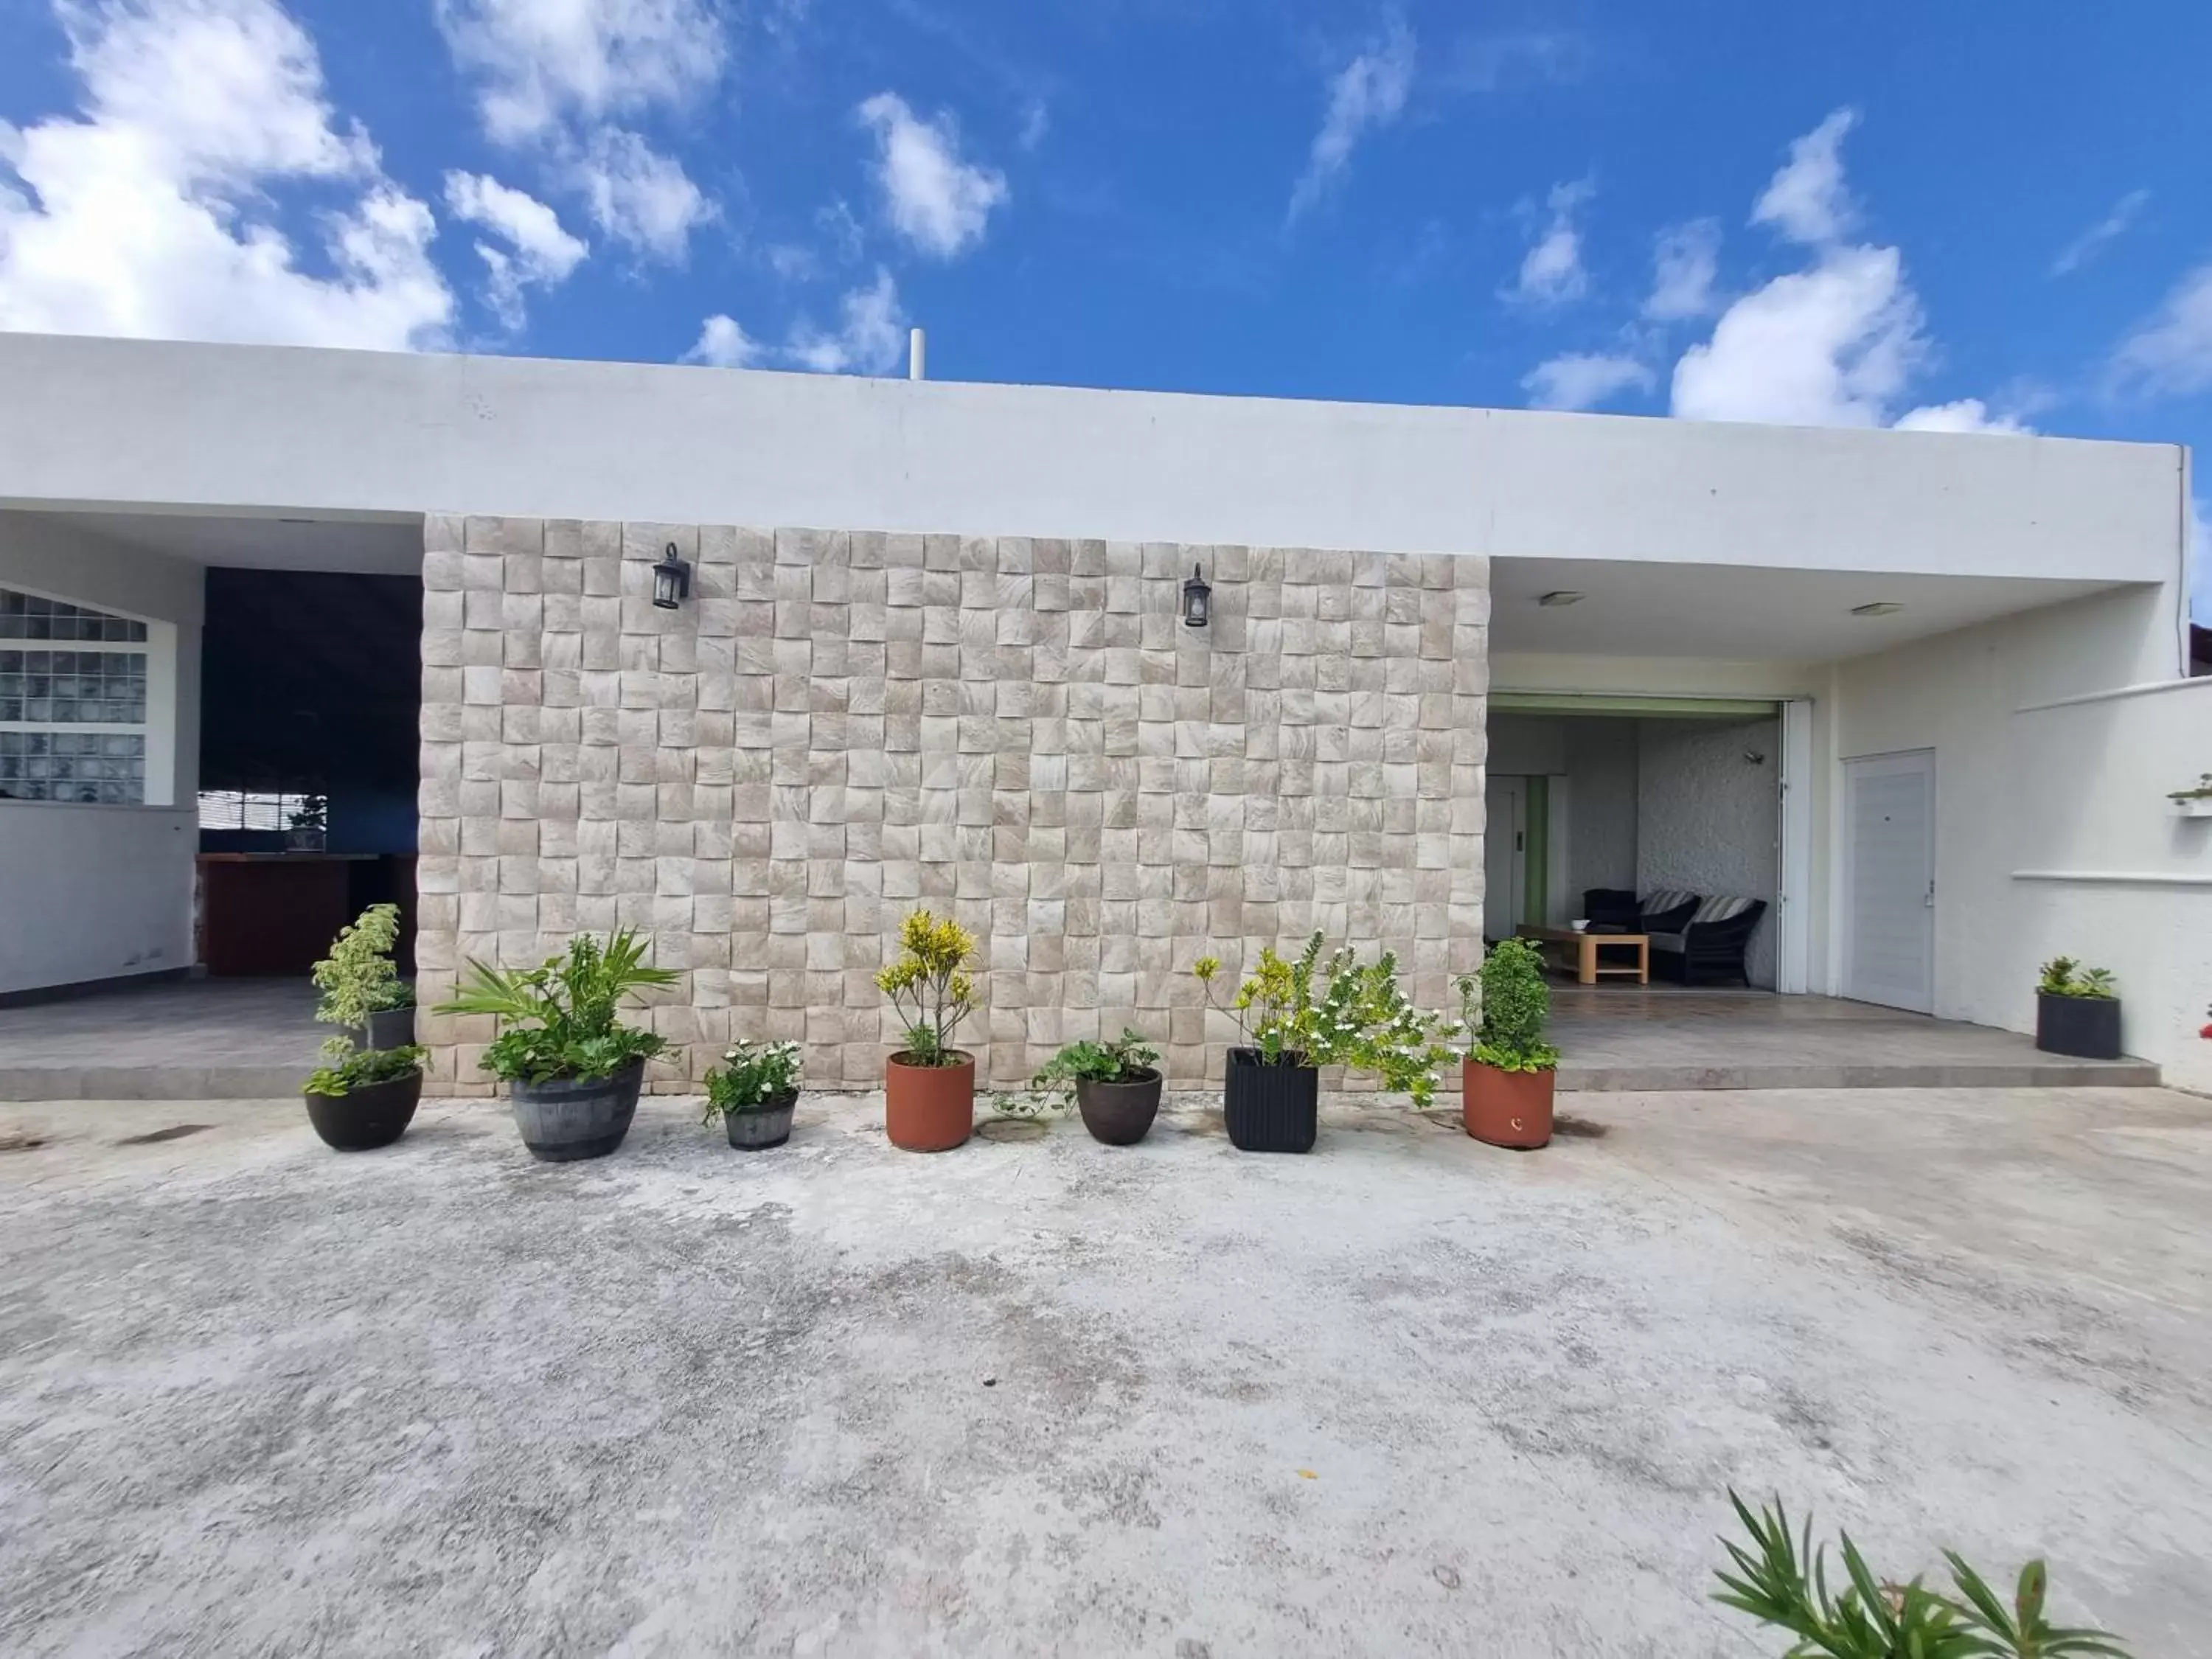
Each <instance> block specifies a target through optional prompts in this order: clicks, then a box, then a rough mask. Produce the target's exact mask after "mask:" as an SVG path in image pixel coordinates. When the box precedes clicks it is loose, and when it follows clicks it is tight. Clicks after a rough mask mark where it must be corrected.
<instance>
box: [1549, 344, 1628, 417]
mask: <svg viewBox="0 0 2212 1659" xmlns="http://www.w3.org/2000/svg"><path fill="white" fill-rule="evenodd" d="M1651 383H1652V375H1651V371H1650V369H1649V368H1646V367H1644V364H1642V363H1640V362H1637V360H1636V359H1635V358H1633V357H1630V356H1622V355H1619V354H1611V355H1608V354H1606V353H1603V352H1595V351H1570V352H1565V353H1564V354H1562V355H1561V356H1557V357H1553V358H1552V359H1550V360H1549V361H1548V362H1541V363H1539V364H1537V365H1536V367H1535V368H1532V369H1530V370H1529V371H1528V374H1525V375H1524V376H1522V380H1521V385H1522V389H1523V390H1524V391H1526V392H1528V401H1529V403H1530V404H1531V405H1533V406H1534V407H1535V408H1537V409H1594V408H1595V407H1596V406H1597V405H1598V404H1601V403H1603V402H1605V401H1606V400H1607V398H1615V397H1618V396H1620V393H1622V392H1626V391H1629V390H1631V389H1634V390H1637V391H1642V392H1649V391H1650V389H1651Z"/></svg>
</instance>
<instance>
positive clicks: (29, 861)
mask: <svg viewBox="0 0 2212 1659" xmlns="http://www.w3.org/2000/svg"><path fill="white" fill-rule="evenodd" d="M204 576H205V572H204V570H203V569H202V568H200V567H199V566H197V565H196V564H191V563H188V562H185V561H183V560H177V559H167V558H163V557H161V556H160V555H158V554H152V553H145V552H141V551H138V550H135V549H131V548H125V547H120V546H118V545H117V544H114V543H112V542H109V541H106V540H105V539H103V538H99V537H95V536H90V535H87V534H85V533H83V532H81V531H77V530H75V529H73V528H72V527H71V526H69V525H68V524H67V523H66V522H64V521H58V520H52V519H49V518H46V517H42V516H39V515H34V514H29V513H5V512H0V583H4V584H8V585H11V586H22V587H26V588H29V589H32V590H33V591H35V592H41V593H46V594H48V595H51V596H52V597H54V598H57V599H67V600H71V601H76V602H79V603H82V604H84V605H92V606H94V607H96V608H100V609H110V610H115V611H127V612H129V613H130V614H131V615H132V616H136V617H146V618H148V619H149V620H152V621H155V622H157V623H166V624H167V625H168V626H169V627H170V628H171V629H173V646H174V654H175V672H174V674H173V676H170V677H164V676H161V675H160V674H159V673H158V672H156V673H155V675H153V676H152V677H151V678H150V679H149V686H148V696H149V705H151V706H149V710H148V713H149V717H150V718H149V727H150V728H151V730H152V731H153V732H155V734H156V736H155V740H156V741H158V740H159V738H158V733H159V732H160V731H161V726H162V725H163V724H164V723H165V722H166V724H167V728H168V730H169V731H170V732H171V733H172V734H173V741H172V744H171V745H169V746H170V748H171V750H172V753H173V762H172V766H171V769H170V775H171V782H172V788H171V793H170V797H169V800H170V804H168V805H153V806H78V805H64V804H62V803H58V802H51V801H5V800H0V916H4V917H5V918H6V919H7V924H6V926H5V927H0V994H8V993H9V992H15V991H27V990H35V989H40V988H42V987H49V986H56V985H73V984H79V983H82V982H84V981H90V980H100V979H110V978H116V977H120V976H124V975H134V974H145V973H157V972H163V971H167V970H171V969H180V968H187V967H190V966H191V962H192V878H193V865H192V857H193V854H194V852H195V851H196V850H197V842H196V838H197V811H196V810H195V798H196V796H197V793H198V788H199V783H198V778H199V668H200V624H201V617H202V604H203V599H202V590H203V586H204ZM155 654H156V653H153V652H150V651H149V655H155ZM165 679H166V680H167V682H168V683H167V684H166V685H165V684H164V681H165ZM165 698H166V699H167V701H168V706H167V708H166V709H163V708H161V707H160V705H161V703H162V702H163V701H164V699H165ZM152 758H153V757H150V756H149V773H150V772H152V771H153V769H154V768H153V766H152V765H151V761H152Z"/></svg>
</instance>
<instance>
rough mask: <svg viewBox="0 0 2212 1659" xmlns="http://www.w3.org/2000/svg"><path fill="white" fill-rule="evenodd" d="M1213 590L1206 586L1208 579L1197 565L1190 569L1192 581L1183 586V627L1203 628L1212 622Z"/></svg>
mask: <svg viewBox="0 0 2212 1659" xmlns="http://www.w3.org/2000/svg"><path fill="white" fill-rule="evenodd" d="M1212 617H1213V590H1212V588H1210V587H1208V586H1206V577H1205V576H1204V575H1203V574H1201V573H1200V570H1199V568H1198V567H1197V566H1196V565H1193V566H1191V568H1190V580H1188V581H1187V582H1185V583H1184V584H1183V585H1182V625H1183V626H1184V627H1185V628H1203V627H1205V626H1206V623H1208V622H1210V621H1212Z"/></svg>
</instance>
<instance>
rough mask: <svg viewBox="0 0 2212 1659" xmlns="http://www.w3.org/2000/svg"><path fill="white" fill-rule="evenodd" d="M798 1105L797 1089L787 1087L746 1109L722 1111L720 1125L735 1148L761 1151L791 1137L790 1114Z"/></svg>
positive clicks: (744, 1150)
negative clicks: (755, 1105)
mask: <svg viewBox="0 0 2212 1659" xmlns="http://www.w3.org/2000/svg"><path fill="white" fill-rule="evenodd" d="M798 1105H799V1091H798V1090H796V1089H792V1090H788V1091H786V1092H784V1093H782V1094H780V1095H772V1096H770V1097H769V1098H768V1099H767V1100H765V1101H763V1103H761V1104H760V1105H759V1106H757V1107H755V1108H753V1109H750V1110H749V1111H743V1112H725V1113H723V1114H722V1127H723V1128H725V1129H726V1130H727V1131H728V1132H729V1136H730V1145H731V1146H734V1147H736V1148H737V1149H738V1151H739V1152H766V1151H767V1150H768V1149H769V1147H771V1146H782V1145H783V1143H784V1142H785V1141H787V1140H788V1139H791V1115H792V1113H793V1111H794V1110H795V1109H797V1108H798Z"/></svg>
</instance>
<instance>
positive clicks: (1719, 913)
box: [1690, 898, 1759, 927]
mask: <svg viewBox="0 0 2212 1659" xmlns="http://www.w3.org/2000/svg"><path fill="white" fill-rule="evenodd" d="M1757 902H1759V901H1758V900H1756V899H1747V898H1709V899H1707V900H1706V901H1705V902H1704V903H1703V904H1700V905H1699V907H1698V914H1697V915H1694V916H1692V917H1691V918H1690V925H1691V926H1692V927H1698V926H1699V925H1700V924H1701V923H1705V922H1712V921H1730V920H1732V919H1733V918H1735V917H1736V916H1740V915H1742V914H1743V913H1744V912H1745V911H1747V910H1748V909H1750V908H1751V907H1752V906H1753V905H1754V904H1756V903H1757Z"/></svg>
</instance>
